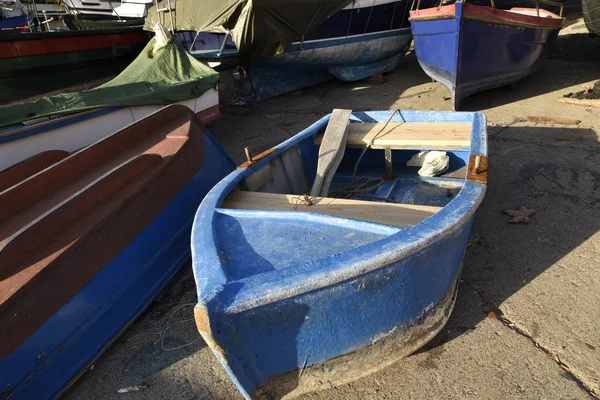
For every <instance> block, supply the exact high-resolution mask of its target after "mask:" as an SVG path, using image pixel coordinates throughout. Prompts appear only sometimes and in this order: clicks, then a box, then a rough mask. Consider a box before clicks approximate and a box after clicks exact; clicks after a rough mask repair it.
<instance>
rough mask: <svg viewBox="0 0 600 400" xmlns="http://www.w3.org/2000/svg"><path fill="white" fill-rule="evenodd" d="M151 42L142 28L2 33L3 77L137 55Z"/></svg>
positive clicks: (0, 61)
mask: <svg viewBox="0 0 600 400" xmlns="http://www.w3.org/2000/svg"><path fill="white" fill-rule="evenodd" d="M147 42H148V36H147V35H146V33H144V31H143V30H142V28H141V26H140V27H134V28H120V29H106V30H103V31H98V30H96V31H94V30H84V31H66V32H40V33H17V32H15V33H11V34H2V35H0V78H6V77H12V76H17V75H22V74H27V73H32V72H39V71H40V70H41V69H43V68H48V67H55V66H70V65H77V64H81V63H85V62H90V61H94V60H102V59H110V58H117V57H135V56H137V55H138V54H139V52H140V51H141V50H142V49H143V48H144V46H145V44H146V43H147Z"/></svg>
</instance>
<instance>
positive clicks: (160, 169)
mask: <svg viewBox="0 0 600 400" xmlns="http://www.w3.org/2000/svg"><path fill="white" fill-rule="evenodd" d="M203 132H204V127H203V126H202V125H201V124H200V122H199V120H198V119H197V118H196V116H195V115H194V114H193V112H192V111H191V110H189V109H187V108H186V107H184V106H172V107H168V108H166V109H164V110H162V111H160V112H158V113H155V114H153V115H151V116H150V117H148V118H146V119H144V120H141V121H139V122H137V123H135V124H133V125H130V126H129V127H127V128H125V129H123V130H122V131H120V132H118V133H116V134H114V135H112V136H110V137H108V138H106V139H104V140H101V141H100V142H98V143H96V144H95V145H92V146H90V147H86V148H84V149H82V150H80V151H78V152H77V153H75V154H73V155H71V156H69V157H67V158H66V159H64V160H62V161H61V162H58V163H56V164H54V165H52V166H51V167H49V168H47V169H45V170H42V171H40V172H39V173H37V174H35V175H33V176H31V177H29V178H27V179H26V180H24V181H21V182H20V183H18V184H16V185H14V186H12V187H10V188H8V189H7V190H5V191H4V192H1V193H0V320H1V321H2V324H0V360H1V359H2V358H4V357H5V356H6V355H7V354H9V353H10V352H11V351H12V350H14V349H15V348H16V347H18V346H19V345H20V344H21V343H22V342H23V341H24V340H25V339H27V337H29V336H30V335H31V334H32V333H33V332H35V330H37V329H38V328H39V327H40V326H41V325H42V324H43V323H44V322H45V321H46V320H47V319H48V318H49V317H50V316H52V315H53V314H54V313H55V312H56V311H57V310H58V309H59V308H60V307H61V306H62V305H63V304H65V303H66V302H67V301H68V300H69V299H70V298H71V297H72V296H73V295H74V294H75V293H76V292H77V291H78V290H80V289H81V288H82V287H83V286H84V285H85V284H86V283H87V282H89V281H90V280H91V279H92V278H93V277H94V275H95V274H96V273H98V271H100V270H101V269H102V268H103V267H104V266H105V265H107V264H108V263H110V262H111V260H113V259H114V258H115V257H116V256H117V255H118V254H119V253H120V252H121V251H123V250H124V249H125V248H126V247H127V246H128V245H129V243H130V242H131V241H132V240H133V239H135V238H136V237H137V236H138V235H139V234H140V233H141V232H142V231H143V229H144V228H145V227H146V226H148V224H150V223H151V222H152V221H153V220H154V219H155V218H156V216H158V214H159V213H160V212H161V211H162V210H163V209H164V208H165V207H166V206H167V205H168V204H169V203H170V202H171V201H172V200H173V199H174V198H175V196H177V194H178V193H179V192H180V191H181V190H182V189H183V188H184V187H185V186H186V185H187V184H188V183H189V181H190V180H191V179H192V178H193V177H194V176H195V175H196V173H197V172H198V170H199V169H200V168H201V166H202V164H203V148H204V138H203Z"/></svg>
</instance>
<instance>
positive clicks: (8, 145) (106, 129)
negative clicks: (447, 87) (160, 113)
mask: <svg viewBox="0 0 600 400" xmlns="http://www.w3.org/2000/svg"><path fill="white" fill-rule="evenodd" d="M177 104H182V105H185V106H186V107H188V108H189V109H190V110H192V111H194V113H196V115H198V117H199V118H200V120H201V121H202V123H204V124H205V125H207V124H209V123H211V122H213V121H214V120H216V119H217V118H219V116H220V112H219V95H218V93H217V91H216V90H215V89H210V90H208V91H207V92H205V93H204V94H202V96H200V97H199V98H197V99H190V100H185V101H181V102H179V103H177ZM162 107H163V106H161V105H152V106H140V107H122V108H108V109H101V110H92V111H91V112H83V113H79V114H75V115H71V116H67V117H63V118H58V119H55V120H49V121H44V122H40V123H37V124H33V125H29V126H26V127H16V128H9V129H4V130H0V172H1V171H3V170H5V169H6V168H9V167H11V166H13V165H15V164H17V163H20V162H22V161H25V160H27V159H29V158H30V157H33V156H35V155H36V154H39V153H42V152H45V151H50V150H64V151H67V152H72V151H75V150H78V149H80V148H82V147H85V146H87V145H89V144H92V143H94V142H96V141H98V140H100V139H102V138H104V137H106V136H108V135H110V134H111V133H113V132H116V131H118V130H120V129H122V128H123V127H125V126H127V125H129V124H132V123H134V122H136V121H139V120H141V119H143V118H145V117H147V116H148V115H150V114H152V113H153V112H155V111H157V110H159V109H160V108H162Z"/></svg>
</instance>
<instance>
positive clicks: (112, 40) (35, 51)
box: [0, 32, 147, 58]
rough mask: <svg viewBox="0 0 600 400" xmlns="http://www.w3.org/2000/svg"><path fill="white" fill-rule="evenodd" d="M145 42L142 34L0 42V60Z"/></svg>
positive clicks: (144, 36) (131, 33)
mask: <svg viewBox="0 0 600 400" xmlns="http://www.w3.org/2000/svg"><path fill="white" fill-rule="evenodd" d="M146 41H147V38H146V34H145V33H144V32H127V33H115V34H109V35H97V36H82V37H72V38H45V39H37V40H35V39H34V40H17V41H13V42H0V54H1V56H0V58H14V57H27V56H37V55H45V54H56V53H70V52H73V51H84V50H95V49H105V48H110V47H116V46H127V45H132V44H137V43H144V42H146Z"/></svg>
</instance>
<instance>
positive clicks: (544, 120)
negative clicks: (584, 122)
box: [527, 116, 581, 125]
mask: <svg viewBox="0 0 600 400" xmlns="http://www.w3.org/2000/svg"><path fill="white" fill-rule="evenodd" d="M527 120H528V121H529V122H537V123H541V124H560V125H578V124H579V123H580V122H581V121H580V120H578V119H573V118H558V117H536V116H528V117H527Z"/></svg>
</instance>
